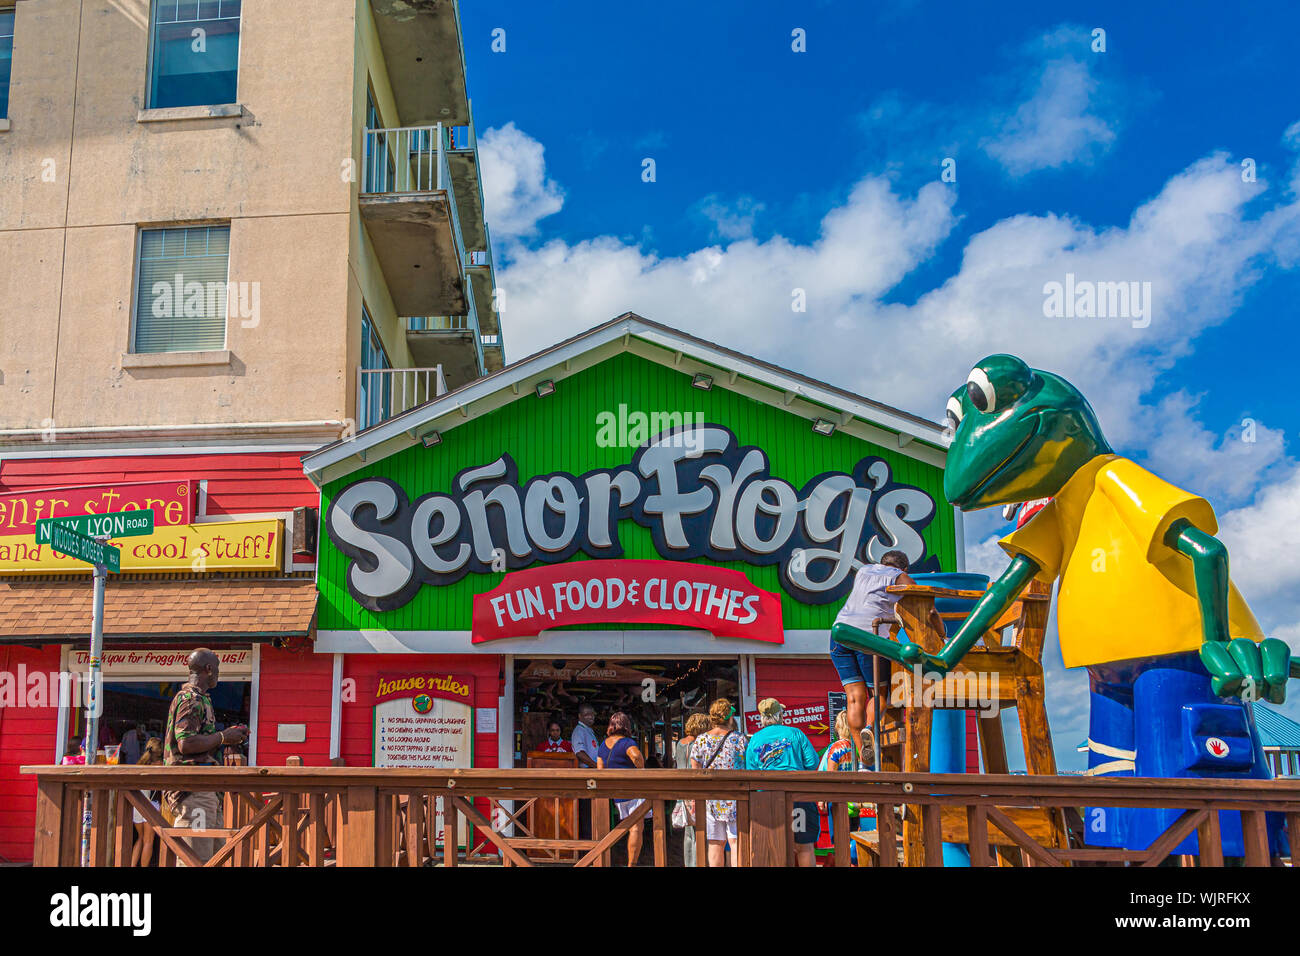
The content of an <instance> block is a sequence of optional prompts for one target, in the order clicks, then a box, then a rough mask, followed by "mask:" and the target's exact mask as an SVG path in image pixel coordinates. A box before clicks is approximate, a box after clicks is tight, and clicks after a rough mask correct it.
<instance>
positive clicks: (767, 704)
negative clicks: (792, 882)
mask: <svg viewBox="0 0 1300 956" xmlns="http://www.w3.org/2000/svg"><path fill="white" fill-rule="evenodd" d="M758 715H759V720H760V722H761V723H762V729H760V730H759V731H758V732H757V733H755V734H754V736H752V737H750V738H749V746H748V747H746V748H745V769H746V770H816V769H817V763H818V757H817V751H816V750H814V749H813V745H812V743H811V742H809V740H808V735H807V734H805V733H804V732H803V731H802V730H800V729H799V728H798V727H789V726H787V725H786V724H785V721H784V717H785V705H783V704H782V703H781V702H780V701H779V700H777V699H776V698H775V697H767V698H764V699H763V700H760V701H759V702H758ZM790 827H791V829H792V830H793V831H794V849H795V859H796V860H797V861H798V864H799V866H816V865H817V857H816V851H815V849H814V848H815V846H816V844H817V840H818V839H819V838H820V837H821V833H822V818H821V814H820V813H818V812H817V804H816V803H815V802H814V801H802V800H796V801H795V804H794V816H793V818H792V819H791V821H790Z"/></svg>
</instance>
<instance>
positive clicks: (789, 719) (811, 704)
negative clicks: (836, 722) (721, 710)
mask: <svg viewBox="0 0 1300 956" xmlns="http://www.w3.org/2000/svg"><path fill="white" fill-rule="evenodd" d="M781 703H783V704H785V714H784V721H785V723H787V724H789V725H790V726H791V727H798V728H799V729H800V730H802V731H803V732H804V733H806V734H807V735H808V736H809V737H827V736H829V735H830V732H831V728H830V721H829V719H828V717H829V714H828V713H827V706H826V701H825V700H820V701H818V700H793V701H789V700H784V699H782V701H781ZM745 718H746V719H745V723H746V731H747V732H748V733H751V734H752V733H754V732H755V731H757V730H758V729H759V728H760V727H761V726H762V724H761V723H760V722H759V715H758V714H746V715H745Z"/></svg>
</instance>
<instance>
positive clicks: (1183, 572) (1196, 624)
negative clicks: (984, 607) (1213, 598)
mask: <svg viewBox="0 0 1300 956" xmlns="http://www.w3.org/2000/svg"><path fill="white" fill-rule="evenodd" d="M1179 518H1186V519H1187V520H1188V521H1190V522H1191V523H1192V524H1193V525H1195V526H1196V527H1197V528H1199V529H1201V530H1202V531H1204V532H1205V533H1207V534H1214V533H1216V532H1217V531H1218V530H1219V523H1218V521H1216V520H1215V517H1214V509H1213V508H1211V507H1210V505H1209V502H1207V501H1206V500H1205V499H1204V498H1198V497H1197V496H1196V495H1192V494H1188V493H1187V492H1186V491H1183V490H1182V489H1180V488H1176V487H1174V486H1173V485H1171V484H1169V483H1168V482H1167V481H1164V480H1163V479H1161V478H1158V477H1156V476H1155V475H1153V474H1151V472H1149V471H1147V470H1146V469H1145V468H1142V467H1141V466H1139V465H1137V464H1135V463H1133V462H1131V461H1129V460H1128V459H1127V458H1121V457H1119V456H1118V455H1098V456H1097V457H1096V458H1094V459H1092V461H1090V462H1088V463H1087V464H1086V465H1084V466H1083V467H1082V468H1080V469H1079V470H1078V472H1076V473H1075V474H1074V476H1073V477H1071V478H1070V480H1069V481H1068V482H1066V484H1065V487H1064V488H1062V489H1061V491H1060V493H1059V494H1058V495H1057V496H1056V497H1055V498H1054V499H1053V500H1052V502H1051V503H1050V504H1048V505H1047V506H1046V507H1045V508H1043V510H1042V511H1040V512H1039V513H1038V514H1036V515H1034V517H1033V518H1031V519H1030V520H1029V522H1028V523H1027V524H1025V526H1024V527H1023V528H1020V529H1019V530H1018V531H1015V532H1013V533H1012V534H1009V535H1007V537H1005V538H1003V539H1002V540H1001V541H1000V542H999V544H1001V546H1002V549H1003V550H1004V551H1006V552H1007V553H1008V554H1010V555H1013V556H1014V555H1017V554H1023V555H1024V556H1025V557H1027V558H1029V559H1031V560H1032V561H1033V562H1034V563H1035V564H1037V565H1038V566H1039V567H1040V568H1041V569H1042V570H1041V572H1040V573H1039V575H1038V578H1039V580H1041V581H1044V582H1046V583H1048V584H1051V582H1052V580H1053V579H1054V578H1057V577H1060V579H1061V585H1060V588H1059V591H1058V595H1057V608H1056V623H1057V630H1058V631H1059V632H1060V635H1061V656H1062V657H1063V658H1064V659H1065V666H1066V667H1078V666H1086V665H1088V664H1103V663H1107V662H1109V661H1122V660H1128V659H1130V658H1134V657H1152V656H1155V655H1159V654H1175V653H1179V652H1181V651H1196V650H1200V647H1201V642H1202V639H1203V637H1202V630H1201V615H1200V610H1199V606H1198V605H1197V603H1196V585H1195V583H1194V581H1193V577H1192V562H1191V560H1190V559H1188V558H1187V557H1186V556H1185V555H1182V554H1180V553H1178V552H1177V551H1175V550H1174V549H1173V548H1170V547H1169V546H1168V545H1166V544H1165V543H1164V537H1165V532H1166V531H1168V529H1169V526H1170V525H1171V524H1173V523H1174V522H1175V521H1177V520H1178V519H1179ZM1228 629H1229V632H1230V633H1231V635H1232V637H1234V638H1236V637H1246V638H1249V639H1250V640H1252V641H1261V640H1263V639H1264V634H1263V632H1262V631H1261V630H1260V627H1259V623H1258V622H1257V621H1256V620H1255V616H1254V615H1253V614H1252V613H1251V611H1250V608H1249V607H1247V606H1246V602H1245V601H1244V600H1243V599H1242V597H1241V594H1240V593H1238V591H1237V588H1236V586H1235V585H1232V584H1231V583H1229V586H1228Z"/></svg>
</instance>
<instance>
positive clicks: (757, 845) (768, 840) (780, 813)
mask: <svg viewBox="0 0 1300 956" xmlns="http://www.w3.org/2000/svg"><path fill="white" fill-rule="evenodd" d="M748 829H749V845H750V859H749V865H750V866H785V865H786V844H787V843H788V842H789V840H788V839H787V838H788V837H789V834H790V819H789V817H788V816H787V815H786V810H785V793H784V791H781V790H753V791H751V792H750V794H749V828H748ZM742 861H743V857H742Z"/></svg>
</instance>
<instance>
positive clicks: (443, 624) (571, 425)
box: [317, 352, 956, 631]
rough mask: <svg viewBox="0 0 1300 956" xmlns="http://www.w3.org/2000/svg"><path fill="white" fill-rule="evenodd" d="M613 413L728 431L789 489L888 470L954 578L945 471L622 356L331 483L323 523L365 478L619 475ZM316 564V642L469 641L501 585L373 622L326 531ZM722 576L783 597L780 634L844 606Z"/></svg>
mask: <svg viewBox="0 0 1300 956" xmlns="http://www.w3.org/2000/svg"><path fill="white" fill-rule="evenodd" d="M620 404H623V405H626V406H627V408H628V409H629V410H630V411H636V410H642V411H646V412H650V411H659V412H683V413H697V412H698V413H702V415H703V418H704V421H706V422H711V423H717V424H721V425H725V426H726V427H727V428H729V429H731V430H732V431H733V432H734V433H735V435H736V437H737V439H738V440H739V442H740V443H741V444H742V445H754V446H758V447H760V448H762V449H763V450H764V451H765V452H766V453H767V455H768V457H769V459H770V462H771V473H772V474H773V475H774V476H777V477H780V478H783V479H785V480H787V481H789V482H790V483H791V484H793V485H794V486H795V487H796V488H797V487H800V486H801V485H802V484H803V483H804V482H805V481H807V480H809V479H811V478H813V477H815V476H817V475H820V474H823V473H825V472H831V471H839V472H846V473H849V472H852V471H853V468H854V466H855V465H856V464H857V463H858V462H859V461H860V460H861V459H863V458H868V457H872V456H878V457H881V458H883V459H885V460H886V461H887V462H888V463H889V465H890V467H891V468H892V470H893V481H896V482H899V483H902V484H906V485H912V486H914V487H916V488H919V489H921V490H922V491H924V492H926V493H927V494H929V495H930V496H931V497H932V498H933V499H934V501H935V504H936V514H935V517H934V519H933V520H932V521H931V522H930V523H929V525H928V526H926V527H925V528H924V529H923V531H922V538H923V539H924V540H925V543H926V553H927V555H935V556H937V558H938V560H939V563H940V566H941V567H942V569H943V570H945V571H952V570H955V569H956V542H955V528H954V515H953V509H952V508H951V506H949V505H948V503H947V501H946V499H945V498H944V496H943V471H942V469H941V468H939V467H936V466H934V465H930V464H926V463H924V462H921V461H918V460H916V459H914V458H911V457H908V456H907V455H904V454H902V453H901V452H900V451H898V449H896V448H885V447H881V446H878V445H874V444H871V443H869V442H866V441H863V440H862V439H860V438H857V437H854V436H852V435H849V434H846V433H844V432H843V431H839V430H837V431H836V432H835V433H834V434H832V435H830V436H823V435H819V434H816V433H814V432H813V431H812V429H811V428H810V423H809V420H808V419H807V418H806V417H802V416H799V415H794V414H791V413H790V412H788V411H786V410H784V409H782V408H780V407H776V406H773V405H768V404H765V403H763V402H761V401H758V400H755V399H753V398H749V397H747V396H745V395H741V394H737V393H736V392H732V391H728V390H727V388H726V386H725V385H724V384H722V383H721V382H719V383H718V384H716V385H715V386H714V387H713V389H712V390H710V391H704V390H701V389H698V388H694V387H692V384H691V376H690V375H688V374H684V373H683V372H681V371H679V370H677V369H675V368H672V367H669V366H665V365H661V364H659V363H656V362H653V361H651V360H649V359H646V358H643V357H640V356H638V355H635V354H633V353H630V352H622V353H620V354H617V355H615V356H613V357H612V358H609V359H606V360H604V361H602V362H599V363H597V364H595V365H593V366H591V367H590V368H587V369H585V370H583V371H581V372H578V373H577V374H575V375H572V376H570V377H568V378H565V379H564V381H563V382H562V383H561V384H560V386H559V387H558V388H557V390H556V392H555V393H554V394H553V395H550V396H547V397H545V398H538V397H537V396H536V395H534V394H533V393H532V392H531V391H522V390H521V392H520V395H519V397H518V398H517V399H516V400H514V401H512V402H510V403H509V404H507V405H505V406H503V407H500V408H497V409H495V410H494V411H491V412H489V413H487V414H485V415H484V416H482V417H481V418H476V419H474V420H472V421H468V422H466V423H465V424H463V425H460V426H458V427H456V428H452V429H449V430H447V431H445V432H444V433H443V438H442V441H441V443H440V444H438V445H436V446H434V447H432V448H425V447H423V446H422V445H418V444H417V445H415V446H413V447H409V448H407V449H405V450H403V451H401V452H399V453H397V454H395V455H392V456H391V457H388V458H385V459H381V460H375V461H372V462H368V463H367V464H366V465H364V466H363V467H361V468H359V469H357V470H356V471H354V472H352V473H351V474H349V475H347V476H346V477H344V478H341V479H338V480H335V481H332V482H329V483H328V484H326V485H325V486H324V487H323V488H322V501H321V515H322V519H323V518H324V516H325V515H326V514H327V513H328V510H329V507H330V504H331V502H332V501H333V499H334V497H335V496H336V495H337V494H339V493H340V492H341V491H342V490H343V489H344V488H345V487H347V486H348V485H350V484H352V483H354V482H356V481H359V480H361V479H363V478H368V477H384V478H388V479H390V480H392V481H394V482H396V483H397V484H398V485H400V486H401V487H402V489H403V490H404V491H405V492H406V494H407V496H408V497H409V498H411V499H414V498H416V497H418V496H420V495H422V494H426V493H429V492H435V491H436V492H445V491H448V490H450V489H451V487H452V480H453V478H454V477H455V476H456V474H457V473H458V472H460V471H461V470H462V469H464V468H467V467H469V466H473V465H482V464H486V463H488V462H491V461H493V460H495V459H496V458H497V457H498V456H499V455H501V454H502V453H508V454H510V455H511V456H512V457H513V458H514V460H515V461H516V462H517V464H518V467H519V479H520V481H521V482H523V481H525V480H527V479H528V478H530V477H533V476H535V475H539V474H547V473H551V472H557V471H564V472H570V473H572V474H575V475H577V474H581V473H583V472H586V471H589V470H591V469H595V468H610V467H617V466H621V465H626V464H627V463H628V462H629V461H630V460H631V458H632V455H633V453H634V451H635V449H634V448H629V447H602V445H601V443H600V442H599V441H598V435H599V434H600V422H601V414H602V413H614V414H615V415H617V414H618V411H619V406H620ZM618 535H619V539H620V540H621V542H622V544H623V548H624V557H627V558H662V557H663V556H662V555H660V554H658V553H657V552H656V551H655V548H654V544H653V541H652V538H651V532H650V530H649V529H647V528H644V527H641V526H639V525H637V524H636V523H634V522H632V521H630V520H625V521H621V522H619V524H618ZM319 553H320V557H319V567H318V579H319V589H320V603H319V617H318V620H317V626H318V628H319V629H321V630H358V629H384V630H391V631H409V630H439V631H467V630H468V629H469V627H470V617H471V610H472V602H473V597H474V595H475V594H478V593H481V592H483V591H488V590H491V589H492V588H494V587H496V586H497V585H498V584H499V583H500V581H501V579H502V577H503V574H500V573H497V574H470V575H468V576H467V577H465V578H464V579H462V580H460V581H458V582H456V583H454V584H450V585H447V586H442V587H434V586H428V585H426V586H424V587H422V588H421V589H420V591H419V593H418V594H417V595H416V596H415V598H414V599H413V600H412V601H410V602H409V603H408V604H406V605H404V606H403V607H400V608H397V609H395V610H392V611H387V612H373V611H370V610H368V609H366V608H363V607H361V606H359V605H358V604H357V603H356V602H355V601H354V600H353V599H352V598H351V596H350V595H349V593H348V590H347V586H346V583H345V582H346V574H347V569H348V566H349V563H350V559H349V558H348V557H346V556H345V555H344V554H342V553H341V552H340V551H339V550H338V549H337V548H336V546H335V544H334V542H333V541H331V540H330V538H329V535H328V533H327V532H326V530H325V528H324V526H323V525H322V529H321V534H320V552H319ZM571 560H586V556H585V555H582V554H579V555H578V556H576V557H575V558H573V559H571ZM701 560H703V559H701ZM705 563H716V562H707V561H706V562H705ZM722 566H724V567H732V568H736V569H738V570H740V571H742V572H744V573H745V574H746V575H748V577H749V578H750V580H751V581H753V582H754V584H756V585H757V586H759V587H761V588H764V589H767V590H769V591H773V592H776V593H778V594H780V595H781V598H782V612H783V618H784V623H785V628H786V629H787V630H802V629H828V628H829V627H830V624H831V623H832V621H833V620H834V617H835V614H836V612H837V611H838V610H839V608H840V606H841V605H842V604H843V601H842V599H841V600H837V601H835V602H833V603H830V604H822V605H811V604H802V603H800V602H798V601H797V600H795V599H794V598H793V597H792V596H791V595H790V594H788V593H786V592H785V590H784V589H783V588H782V586H781V582H780V579H779V574H778V568H777V567H776V566H774V565H771V566H763V567H756V566H753V565H750V564H747V563H744V562H735V561H733V562H727V563H725V564H723V565H722Z"/></svg>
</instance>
